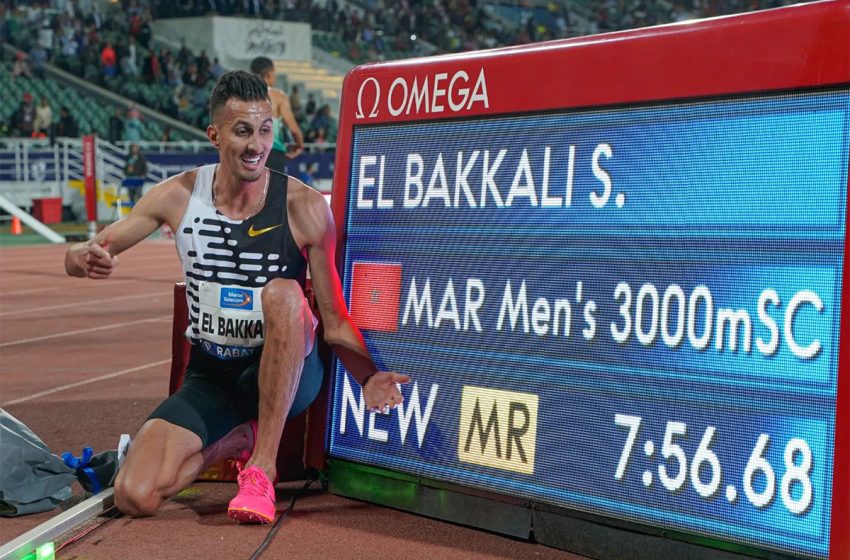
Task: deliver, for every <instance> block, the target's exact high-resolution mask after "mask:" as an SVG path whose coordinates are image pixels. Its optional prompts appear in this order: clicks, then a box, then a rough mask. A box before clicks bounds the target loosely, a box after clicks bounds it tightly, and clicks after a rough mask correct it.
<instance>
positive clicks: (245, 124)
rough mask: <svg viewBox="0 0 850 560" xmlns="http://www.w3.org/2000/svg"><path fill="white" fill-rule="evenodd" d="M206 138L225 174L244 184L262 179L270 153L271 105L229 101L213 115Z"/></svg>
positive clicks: (271, 136) (272, 137)
mask: <svg viewBox="0 0 850 560" xmlns="http://www.w3.org/2000/svg"><path fill="white" fill-rule="evenodd" d="M207 136H208V137H209V139H210V141H211V142H212V143H213V145H214V146H216V147H217V148H218V150H219V160H220V161H221V165H222V167H223V168H224V170H226V171H227V172H229V173H231V174H232V175H233V176H234V177H235V178H237V179H238V180H240V181H244V182H253V181H256V180H258V179H259V178H260V177H262V174H263V167H265V165H266V160H267V159H268V157H269V153H270V152H271V149H272V142H273V140H274V136H273V133H272V105H271V103H270V102H269V101H268V100H263V101H240V100H238V99H229V100H228V101H227V103H226V104H225V106H224V107H222V108H221V109H220V110H219V111H218V113H216V115H215V117H214V120H213V124H211V125H210V126H209V127H207Z"/></svg>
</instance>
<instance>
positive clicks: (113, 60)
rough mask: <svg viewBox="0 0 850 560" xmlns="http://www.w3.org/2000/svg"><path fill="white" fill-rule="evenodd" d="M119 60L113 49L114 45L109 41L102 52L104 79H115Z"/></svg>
mask: <svg viewBox="0 0 850 560" xmlns="http://www.w3.org/2000/svg"><path fill="white" fill-rule="evenodd" d="M117 64H118V59H117V57H116V55H115V49H113V48H112V43H111V42H110V41H107V42H106V44H105V45H104V47H103V50H101V51H100V67H101V70H102V71H103V77H104V78H114V77H115V74H116V66H117Z"/></svg>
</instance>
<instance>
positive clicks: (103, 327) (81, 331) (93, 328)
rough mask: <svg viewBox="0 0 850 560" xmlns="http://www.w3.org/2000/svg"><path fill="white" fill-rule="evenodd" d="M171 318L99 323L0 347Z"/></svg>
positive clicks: (162, 317) (163, 316) (165, 316)
mask: <svg viewBox="0 0 850 560" xmlns="http://www.w3.org/2000/svg"><path fill="white" fill-rule="evenodd" d="M171 318H172V316H171V315H161V316H159V317H154V318H152V319H140V320H138V321H128V322H126V323H113V324H111V325H101V326H99V327H92V328H90V329H80V330H77V331H67V332H63V333H58V334H48V335H46V336H37V337H34V338H24V339H22V340H13V341H11V342H4V343H3V344H0V348H5V347H7V346H17V345H18V344H27V343H29V342H38V341H40V340H50V339H51V338H61V337H63V336H73V335H75V334H83V333H90V332H96V331H105V330H108V329H117V328H120V327H128V326H130V325H138V324H140V323H154V322H158V321H163V320H165V319H168V320H170V319H171Z"/></svg>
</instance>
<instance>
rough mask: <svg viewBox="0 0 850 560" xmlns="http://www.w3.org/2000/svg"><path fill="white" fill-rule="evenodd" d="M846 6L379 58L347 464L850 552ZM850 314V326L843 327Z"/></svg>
mask: <svg viewBox="0 0 850 560" xmlns="http://www.w3.org/2000/svg"><path fill="white" fill-rule="evenodd" d="M848 44H850V3H848V2H847V1H840V2H838V1H830V2H821V3H815V4H810V5H805V6H796V7H792V8H785V9H780V10H771V11H767V12H761V13H756V14H752V15H745V16H736V17H730V18H718V19H716V20H706V21H702V22H697V23H690V24H682V25H673V26H665V27H660V28H654V29H647V30H641V31H635V32H627V33H619V34H611V35H603V36H599V37H595V38H594V37H591V38H587V39H579V40H569V41H559V42H552V43H543V44H540V45H532V46H527V47H519V48H509V49H501V50H496V51H485V52H481V53H471V54H468V55H463V56H447V57H439V58H434V59H425V60H422V61H408V62H400V63H389V64H379V65H368V66H363V67H359V68H358V69H356V70H354V71H353V72H352V73H351V74H350V75H349V77H348V78H347V80H346V85H345V87H344V96H343V106H342V113H341V126H340V144H339V146H338V154H337V165H336V173H337V176H336V177H335V185H334V198H333V206H334V214H335V219H336V222H337V226H338V229H339V241H340V248H339V251H340V256H341V263H340V264H341V266H340V271H341V274H342V276H343V286H344V290H345V294H346V297H347V300H348V301H349V304H350V312H351V315H352V318H353V319H354V321H355V322H356V323H357V324H358V325H359V326H360V328H361V329H362V331H363V334H364V336H365V339H366V341H367V344H368V346H369V349H370V351H371V352H372V355H373V356H374V357H375V359H376V360H377V362H378V363H379V365H380V366H381V367H382V368H383V369H389V370H396V371H400V372H403V373H406V374H409V375H410V376H411V378H412V381H411V383H410V384H409V385H407V386H404V387H403V388H402V392H403V394H404V398H405V402H404V403H403V404H402V405H401V406H399V407H398V408H397V409H396V410H394V411H393V412H391V413H390V414H388V415H383V414H374V413H370V412H368V411H367V410H365V406H364V403H363V400H362V398H361V395H360V388H359V386H358V385H357V383H356V382H355V381H354V380H353V378H351V377H350V376H349V375H348V373H347V372H346V371H345V370H344V368H342V366H341V365H340V364H338V363H337V365H336V366H335V372H334V373H335V375H334V377H333V396H332V403H331V417H332V418H331V420H332V421H331V426H330V428H329V430H330V434H329V451H330V454H331V455H332V456H335V457H340V458H344V459H348V460H352V461H356V462H360V463H365V464H368V465H374V466H379V467H384V468H387V469H390V470H396V471H401V472H404V473H410V474H414V475H418V476H423V477H427V478H431V479H435V480H442V481H448V482H452V483H456V484H460V485H464V486H469V487H473V488H478V489H484V490H488V491H491V492H494V493H498V494H505V495H509V496H515V497H522V498H526V499H529V500H531V501H537V502H541V503H546V504H550V505H553V506H560V507H563V508H565V509H571V510H580V511H584V512H590V513H592V514H596V515H598V516H604V517H610V518H613V519H618V520H626V521H630V522H634V523H637V524H640V525H645V526H650V527H656V528H662V529H669V530H673V531H678V532H681V533H687V534H693V535H697V536H700V537H708V538H710V539H716V540H720V541H726V542H730V543H740V544H744V545H747V546H749V547H753V548H758V549H764V550H772V551H779V552H783V553H787V554H789V555H796V556H804V557H811V558H850V521H848V519H847V518H848V516H850V503H848V502H850V488H848V486H850V478H849V477H850V475H848V470H850V436H848V429H850V421H848V417H850V411H848V407H850V402H848V400H849V399H850V387H849V386H848V384H850V350H848V345H849V344H850V341H848V337H850V335H848V329H850V327H849V326H848V325H847V323H848V318H847V317H848V313H850V311H848V309H850V305H848V303H847V301H848V293H850V292H848V289H847V287H846V286H847V273H846V260H847V255H848V249H847V244H846V235H847V194H848V180H847V179H848V146H850V54H848V48H847V45H848ZM842 325H843V326H842Z"/></svg>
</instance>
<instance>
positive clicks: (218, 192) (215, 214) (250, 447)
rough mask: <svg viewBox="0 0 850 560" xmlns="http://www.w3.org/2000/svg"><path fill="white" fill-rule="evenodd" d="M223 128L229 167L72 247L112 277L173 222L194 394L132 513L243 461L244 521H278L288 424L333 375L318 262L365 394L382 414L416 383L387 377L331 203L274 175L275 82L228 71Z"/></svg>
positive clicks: (149, 467)
mask: <svg viewBox="0 0 850 560" xmlns="http://www.w3.org/2000/svg"><path fill="white" fill-rule="evenodd" d="M210 120H211V122H212V124H210V125H209V126H208V127H207V137H208V138H209V140H210V142H211V143H212V145H213V146H214V147H215V148H216V149H217V150H218V152H219V161H220V163H218V164H217V165H209V166H204V167H200V168H197V169H194V170H191V171H186V172H184V173H181V174H179V175H176V176H174V177H172V178H170V179H167V180H165V181H164V182H162V183H160V184H158V185H156V186H155V187H154V188H152V189H151V190H150V191H149V192H147V193H146V194H145V195H144V196H143V197H142V198H141V199H140V200H139V202H138V204H137V205H136V206H135V207H134V208H133V210H132V211H131V212H130V214H129V215H128V216H127V217H126V218H125V219H123V220H121V221H118V222H116V223H114V224H112V225H110V226H109V227H107V228H105V229H104V230H103V231H102V232H101V233H99V234H98V235H97V236H96V237H95V238H94V239H92V240H91V241H88V242H86V243H80V244H77V245H74V246H72V247H71V248H70V249H69V250H68V252H67V254H66V256H65V269H66V271H67V272H68V274H69V275H71V276H78V277H88V278H93V279H104V278H108V277H109V276H110V275H111V273H112V272H113V270H114V269H115V266H116V265H117V264H118V254H119V253H121V252H122V251H125V250H126V249H128V248H130V247H132V246H133V245H135V244H136V243H138V242H139V241H141V240H143V239H145V238H146V237H147V236H148V235H150V234H151V233H153V232H154V231H156V229H157V228H159V227H160V226H162V225H163V224H168V225H169V226H170V227H171V229H172V231H174V232H176V244H177V252H178V255H179V257H180V259H181V261H182V264H183V271H184V274H185V280H186V286H187V290H186V295H187V302H188V304H189V308H190V312H189V316H190V317H189V318H190V323H191V324H190V327H189V328H188V329H187V333H186V335H187V337H188V338H189V339H190V341H191V342H192V350H191V356H190V360H189V364H188V366H187V369H186V373H185V378H184V382H183V385H182V387H181V388H180V390H179V391H178V392H177V393H175V394H174V395H172V396H170V397H169V398H168V399H166V400H165V401H164V402H163V403H162V404H161V405H160V406H159V407H158V408H157V409H156V410H155V411H154V412H153V413H152V414H151V416H150V418H149V419H148V420H147V421H146V422H145V423H144V424H143V425H142V427H141V429H140V430H139V432H138V433H137V434H136V437H135V438H134V440H133V444H132V446H131V448H130V451H129V453H128V455H127V458H126V461H125V462H124V464H123V466H122V468H121V470H120V471H119V473H118V476H117V479H116V481H115V503H116V505H117V506H118V508H119V509H120V510H121V511H123V512H124V513H126V514H129V515H133V516H146V515H153V514H154V513H155V512H156V511H157V510H158V509H159V507H160V506H161V505H162V504H163V502H164V501H165V500H167V499H168V498H170V497H171V496H174V495H175V494H177V493H178V492H179V491H180V490H181V489H183V488H184V487H185V486H187V485H188V484H190V483H191V482H192V481H193V480H195V478H196V477H197V475H198V474H199V473H200V472H202V470H203V469H204V468H205V467H207V466H209V465H212V464H214V463H217V462H219V461H221V460H223V459H225V458H229V457H235V458H237V459H238V460H240V461H242V462H243V464H242V470H241V471H240V473H239V477H238V483H239V491H238V493H237V495H236V497H235V498H233V500H232V501H231V502H230V505H229V507H228V513H229V515H230V517H232V518H234V519H236V520H237V521H240V522H246V523H270V522H271V521H273V520H274V516H275V493H274V486H273V484H272V482H271V481H272V480H274V479H275V476H276V474H277V473H276V466H275V459H276V457H277V450H278V445H279V443H280V438H281V434H282V431H283V426H284V422H285V420H286V418H287V415H289V416H293V415H295V414H297V413H299V412H300V411H302V410H304V408H306V407H307V406H308V405H309V404H310V402H311V401H312V400H313V399H314V398H315V396H316V393H317V392H318V390H319V386H320V384H321V381H322V375H323V372H322V368H321V365H320V364H319V362H318V358H317V356H316V344H314V340H315V326H316V320H315V318H314V317H313V314H312V312H311V311H310V308H309V306H308V304H307V302H306V300H305V298H304V295H303V287H304V282H305V275H306V269H307V264H308V262H309V265H310V272H311V278H312V285H313V288H314V291H315V294H316V301H317V303H318V307H319V311H320V313H321V317H322V321H323V324H324V338H325V340H326V341H327V343H328V344H329V345H330V347H331V349H333V350H334V351H335V352H336V354H337V355H338V356H339V358H340V359H341V360H342V363H343V365H344V366H345V367H346V369H348V371H349V372H350V373H351V374H352V376H353V377H354V378H355V379H356V380H357V381H358V382H359V383H360V384H361V386H362V387H363V398H364V400H365V403H366V406H367V407H368V408H369V410H372V411H385V412H386V411H388V410H389V409H391V408H394V407H395V406H396V405H398V404H399V403H401V402H402V395H401V393H400V391H399V388H398V385H397V384H398V383H406V382H408V381H409V378H408V377H407V376H406V375H400V374H398V373H396V372H391V371H378V368H377V367H376V366H375V364H374V362H373V360H372V358H371V357H370V355H369V352H368V350H367V349H366V347H365V345H364V343H363V337H362V335H361V334H360V332H359V331H358V329H357V328H356V327H355V326H354V325H353V324H352V322H351V319H350V318H349V316H348V312H347V311H346V305H345V301H344V299H343V295H342V289H341V285H340V282H339V277H338V275H337V270H336V266H335V260H334V259H335V257H334V251H335V243H336V232H335V227H334V223H333V218H332V216H331V214H330V209H329V207H328V205H327V203H326V202H325V200H324V198H323V197H322V195H321V194H320V193H318V192H317V191H315V190H313V189H311V188H309V187H307V186H305V185H304V184H303V183H300V182H299V181H297V180H295V179H292V178H291V177H288V176H286V175H283V174H281V173H277V172H275V171H273V170H270V169H268V168H267V167H265V163H266V159H267V158H268V155H269V152H270V151H271V146H272V136H273V132H272V127H273V126H274V118H273V113H272V104H271V101H270V100H269V95H268V88H267V87H266V84H265V83H264V82H263V81H262V79H260V78H259V77H257V76H256V75H254V74H252V73H250V72H244V71H235V72H229V73H227V74H224V75H223V76H222V77H221V78H220V79H219V81H218V83H217V84H216V86H215V88H214V90H213V92H212V96H211V98H210ZM255 419H256V420H255Z"/></svg>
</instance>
